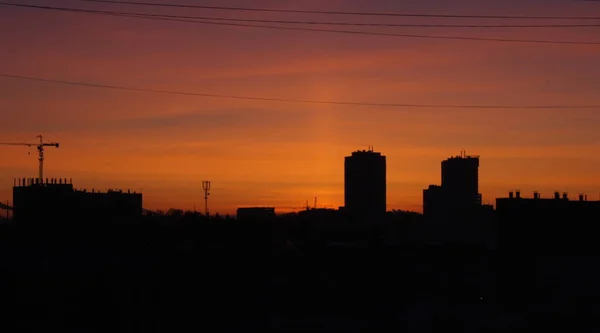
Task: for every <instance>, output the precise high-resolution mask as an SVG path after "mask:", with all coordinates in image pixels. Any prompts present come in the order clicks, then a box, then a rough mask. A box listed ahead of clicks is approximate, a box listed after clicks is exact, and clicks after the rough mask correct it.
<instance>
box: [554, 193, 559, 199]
mask: <svg viewBox="0 0 600 333" xmlns="http://www.w3.org/2000/svg"><path fill="white" fill-rule="evenodd" d="M554 199H556V200H558V199H560V193H558V191H556V192H554Z"/></svg>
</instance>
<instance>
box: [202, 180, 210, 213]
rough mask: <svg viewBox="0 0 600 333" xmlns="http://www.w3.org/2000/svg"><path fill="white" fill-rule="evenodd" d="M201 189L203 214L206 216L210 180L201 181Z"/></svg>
mask: <svg viewBox="0 0 600 333" xmlns="http://www.w3.org/2000/svg"><path fill="white" fill-rule="evenodd" d="M202 190H204V215H205V216H206V217H208V216H209V215H208V196H209V195H210V180H203V181H202Z"/></svg>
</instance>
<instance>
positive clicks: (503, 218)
mask: <svg viewBox="0 0 600 333" xmlns="http://www.w3.org/2000/svg"><path fill="white" fill-rule="evenodd" d="M496 214H497V216H498V227H499V244H498V245H499V247H500V249H501V250H505V251H517V252H520V253H523V252H529V253H547V252H556V254H568V253H572V252H573V251H578V252H588V250H592V248H594V247H596V243H597V240H596V238H597V236H596V230H597V223H598V222H599V221H600V201H588V200H587V196H586V195H583V194H580V195H579V197H578V198H577V199H576V200H570V199H569V197H568V194H567V193H562V194H561V193H559V192H556V193H554V197H552V198H542V197H541V196H540V194H539V193H538V192H534V193H533V197H531V198H524V197H522V196H521V193H520V192H518V191H517V192H516V193H513V192H509V196H508V198H498V199H496Z"/></svg>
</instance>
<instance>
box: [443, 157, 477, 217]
mask: <svg viewBox="0 0 600 333" xmlns="http://www.w3.org/2000/svg"><path fill="white" fill-rule="evenodd" d="M442 189H444V191H445V192H446V193H447V194H449V196H448V197H449V199H451V200H452V201H453V204H454V205H458V206H462V207H465V206H478V205H481V195H480V194H479V156H470V155H466V154H465V152H461V154H460V156H454V157H450V158H448V159H446V160H444V161H442Z"/></svg>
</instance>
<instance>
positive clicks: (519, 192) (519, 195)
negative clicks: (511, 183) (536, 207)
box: [516, 191, 521, 199]
mask: <svg viewBox="0 0 600 333" xmlns="http://www.w3.org/2000/svg"><path fill="white" fill-rule="evenodd" d="M516 194H517V199H521V191H517V193H516Z"/></svg>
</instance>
